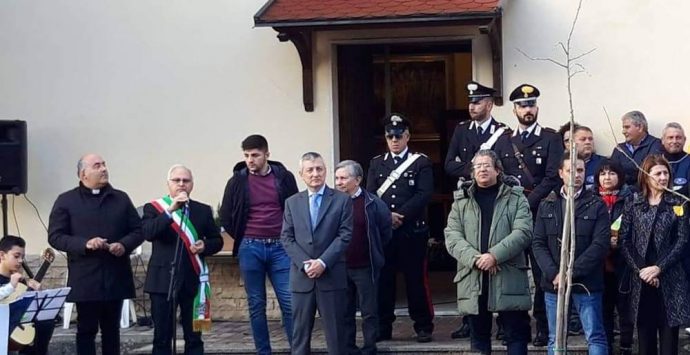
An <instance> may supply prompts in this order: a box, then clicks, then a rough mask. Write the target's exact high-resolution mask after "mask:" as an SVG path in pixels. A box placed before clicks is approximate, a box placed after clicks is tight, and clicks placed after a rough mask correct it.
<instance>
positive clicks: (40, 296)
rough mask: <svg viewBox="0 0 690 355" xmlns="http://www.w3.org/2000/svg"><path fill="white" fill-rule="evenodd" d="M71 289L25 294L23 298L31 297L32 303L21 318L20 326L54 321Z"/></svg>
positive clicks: (62, 288) (64, 288) (63, 288)
mask: <svg viewBox="0 0 690 355" xmlns="http://www.w3.org/2000/svg"><path fill="white" fill-rule="evenodd" d="M71 289H72V288H71V287H60V288H51V289H48V290H44V291H29V292H26V293H25V294H24V297H25V298H26V297H33V301H32V302H31V304H30V305H29V307H28V309H27V310H26V312H25V313H24V316H22V319H21V324H24V323H33V322H37V321H44V320H55V318H56V317H57V316H58V314H59V313H60V310H61V309H62V306H63V305H64V304H65V300H66V299H67V295H68V294H69V291H70V290H71Z"/></svg>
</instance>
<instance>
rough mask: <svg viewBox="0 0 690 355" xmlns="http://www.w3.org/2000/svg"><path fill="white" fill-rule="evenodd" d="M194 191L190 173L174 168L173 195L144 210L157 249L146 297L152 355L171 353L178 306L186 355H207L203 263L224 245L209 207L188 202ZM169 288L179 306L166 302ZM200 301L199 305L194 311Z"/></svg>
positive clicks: (206, 292) (146, 232)
mask: <svg viewBox="0 0 690 355" xmlns="http://www.w3.org/2000/svg"><path fill="white" fill-rule="evenodd" d="M193 188H194V180H193V177H192V172H191V171H190V170H189V169H188V168H186V167H184V166H182V165H173V166H172V167H171V168H170V170H169V171H168V191H169V195H167V196H165V197H163V198H161V199H158V200H155V201H152V202H150V203H147V204H146V205H144V217H143V233H144V236H145V237H146V240H148V241H150V242H152V243H153V252H152V254H151V259H150V260H149V266H148V273H147V275H146V284H145V285H144V291H145V292H147V293H148V294H149V295H150V297H151V315H152V317H153V323H154V330H153V354H154V355H162V354H171V353H172V352H173V348H172V343H171V340H172V335H173V333H172V332H173V330H174V329H175V327H174V323H173V321H172V314H173V313H172V312H176V311H177V306H178V305H179V306H180V319H181V323H182V329H183V331H184V342H185V346H184V347H185V349H184V353H185V354H190V355H191V354H203V353H204V343H203V342H202V341H201V330H202V329H208V328H207V327H208V326H210V324H209V322H210V310H209V307H208V306H209V305H210V304H209V303H208V299H209V298H210V284H209V283H208V279H209V275H208V266H207V265H206V262H205V261H204V257H206V256H209V255H213V254H215V253H217V252H219V251H220V250H221V249H222V248H223V239H222V238H221V236H220V232H219V229H218V227H217V226H216V225H215V223H214V221H213V212H212V210H211V207H210V206H208V205H205V204H203V203H200V202H197V201H193V200H190V199H189V195H190V194H191V192H192V189H193ZM178 240H179V243H178ZM178 245H179V249H177V252H178V254H177V258H175V252H176V247H177V246H178ZM173 260H176V261H177V265H176V266H175V267H176V269H175V280H174V281H175V282H174V285H170V278H171V277H170V268H171V263H172V262H173ZM170 287H172V290H173V292H174V296H173V297H174V299H175V304H173V303H172V302H170V301H168V292H169V288H170ZM197 295H198V296H199V298H200V302H199V307H198V308H195V307H194V298H195V297H196V296H197ZM204 300H205V301H206V302H204ZM200 318H201V319H200Z"/></svg>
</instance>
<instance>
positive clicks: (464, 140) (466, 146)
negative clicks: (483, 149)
mask: <svg viewBox="0 0 690 355" xmlns="http://www.w3.org/2000/svg"><path fill="white" fill-rule="evenodd" d="M489 119H490V120H491V123H489V126H488V127H487V129H486V131H484V132H483V133H482V134H481V135H480V134H477V124H476V122H474V121H463V122H460V123H459V124H458V126H457V127H455V132H453V137H452V138H451V140H450V145H449V146H448V154H446V163H445V170H446V174H448V175H450V176H452V177H454V178H464V179H465V180H470V179H471V178H472V176H471V171H472V158H474V155H475V154H476V153H477V151H478V150H479V148H480V146H481V145H482V144H484V142H486V141H488V140H489V138H491V136H492V135H493V134H494V132H496V130H498V129H499V128H504V129H505V130H506V132H510V128H508V127H506V125H504V124H503V123H501V122H498V121H496V120H495V119H494V118H493V117H491V118H489ZM492 148H493V147H492Z"/></svg>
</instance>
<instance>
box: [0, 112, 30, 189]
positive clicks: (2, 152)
mask: <svg viewBox="0 0 690 355" xmlns="http://www.w3.org/2000/svg"><path fill="white" fill-rule="evenodd" d="M26 173H27V153H26V121H2V120H0V194H15V195H19V194H24V193H26V188H27V174H26Z"/></svg>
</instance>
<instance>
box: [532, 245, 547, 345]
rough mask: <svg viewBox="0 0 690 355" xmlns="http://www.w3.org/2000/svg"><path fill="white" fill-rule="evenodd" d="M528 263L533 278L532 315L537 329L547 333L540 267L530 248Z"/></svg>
mask: <svg viewBox="0 0 690 355" xmlns="http://www.w3.org/2000/svg"><path fill="white" fill-rule="evenodd" d="M528 254H529V263H530V268H531V269H532V278H533V279H534V305H533V307H532V317H534V320H536V321H537V331H539V332H541V333H543V334H544V335H548V334H549V323H548V322H547V321H546V306H545V305H544V290H542V288H541V277H542V273H541V269H540V268H539V264H537V259H535V258H534V254H533V253H532V249H531V248H530V249H529V252H528Z"/></svg>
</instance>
